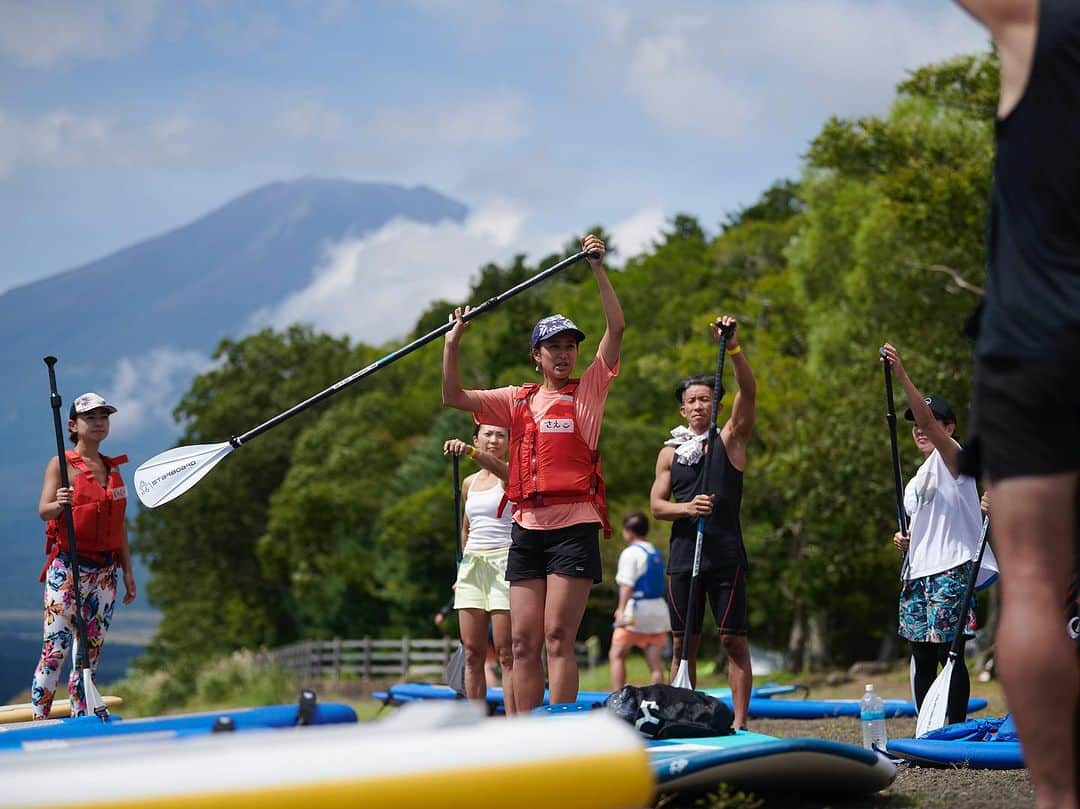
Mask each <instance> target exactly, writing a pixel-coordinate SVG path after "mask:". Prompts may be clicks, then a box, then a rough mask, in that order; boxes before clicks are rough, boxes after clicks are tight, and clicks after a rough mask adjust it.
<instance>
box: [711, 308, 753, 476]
mask: <svg viewBox="0 0 1080 809" xmlns="http://www.w3.org/2000/svg"><path fill="white" fill-rule="evenodd" d="M719 324H720V326H723V327H724V328H725V329H727V330H728V338H727V356H728V357H730V358H731V370H732V372H733V373H734V374H735V384H736V385H738V387H739V389H738V390H737V391H735V401H734V402H732V404H731V417H730V418H729V419H728V421H727V424H725V425H724V430H725V433H726V434H725V435H724V445H725V446H726V447H727V451H728V454H729V455H732V454H734V455H736V456H738V457H736V458H732V462H733V463H735V465H736V467H737V468H739V469H741V468H743V467H744V466H745V465H746V444H747V442H749V441H750V434H751V433H752V432H753V430H754V421H755V419H756V418H757V381H756V380H755V379H754V372H753V371H752V370H750V363H749V361H748V360H747V359H746V354H744V353H743V351H742V348H741V347H740V346H739V323H738V321H737V320H735V318H733V317H731V316H730V315H724V316H723V317H721V318H720V319H719ZM711 328H712V332H713V335H714V336H715V338H716V339H717V340H719V339H720V329H719V328H718V327H717V325H716V323H713V324H712V326H711Z"/></svg>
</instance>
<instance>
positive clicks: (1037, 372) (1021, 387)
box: [961, 353, 1080, 481]
mask: <svg viewBox="0 0 1080 809" xmlns="http://www.w3.org/2000/svg"><path fill="white" fill-rule="evenodd" d="M972 399H973V402H972V408H971V429H970V430H969V431H968V432H969V435H968V442H967V444H966V445H965V447H964V453H963V456H962V460H961V469H962V471H963V472H965V473H966V474H969V475H973V476H979V475H981V474H986V475H989V477H990V480H991V481H996V480H1004V479H1006V478H1015V477H1031V476H1043V475H1056V474H1061V473H1065V472H1075V471H1077V470H1080V356H1078V355H1077V354H1075V353H1069V354H1064V355H1062V356H1061V357H1060V358H1058V359H1052V360H1044V361H1032V360H1027V359H1017V358H1012V357H978V358H976V360H975V378H974V381H973V384H972Z"/></svg>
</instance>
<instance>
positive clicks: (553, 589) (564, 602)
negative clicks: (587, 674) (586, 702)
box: [515, 573, 593, 705]
mask: <svg viewBox="0 0 1080 809" xmlns="http://www.w3.org/2000/svg"><path fill="white" fill-rule="evenodd" d="M592 584H593V583H592V579H579V578H572V577H570V576H564V575H562V574H561V573H549V574H548V577H547V603H546V605H545V607H544V642H545V643H546V644H547V661H548V677H549V680H550V683H551V704H552V705H556V704H559V703H564V702H573V701H574V700H576V699H577V693H578V667H577V657H576V656H575V655H574V641H576V640H577V631H578V627H580V626H581V619H582V618H583V617H584V616H585V606H586V605H587V604H588V602H589V590H590V589H592ZM515 620H516V619H515ZM515 630H516V627H515ZM515 659H516V656H515Z"/></svg>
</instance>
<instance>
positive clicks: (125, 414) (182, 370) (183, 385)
mask: <svg viewBox="0 0 1080 809" xmlns="http://www.w3.org/2000/svg"><path fill="white" fill-rule="evenodd" d="M212 364H213V363H212V361H211V360H210V359H209V358H208V357H205V356H203V355H202V354H200V353H199V352H197V351H178V350H176V349H174V348H170V347H169V346H159V347H157V348H153V349H150V350H149V351H147V352H145V353H143V354H139V355H137V356H134V357H127V356H125V357H121V358H120V360H119V361H118V362H117V363H116V371H115V374H114V376H113V381H112V383H111V384H110V385H109V386H108V387H107V388H106V389H105V391H103V395H104V396H105V398H106V399H108V400H109V401H110V402H111V403H112V404H114V405H116V411H117V412H116V416H115V417H114V418H113V430H112V434H113V437H114V438H120V439H124V438H129V437H131V436H133V435H137V434H138V433H140V432H142V431H143V430H146V429H148V428H157V429H161V430H169V431H173V430H175V429H176V424H175V422H174V421H173V418H172V409H173V407H174V406H175V404H176V402H177V400H179V398H180V396H181V395H182V394H183V392H184V391H186V390H187V388H188V386H189V385H190V384H191V378H192V377H193V376H195V375H196V374H199V373H202V372H203V371H206V370H207V369H209V368H210V367H211V365H212Z"/></svg>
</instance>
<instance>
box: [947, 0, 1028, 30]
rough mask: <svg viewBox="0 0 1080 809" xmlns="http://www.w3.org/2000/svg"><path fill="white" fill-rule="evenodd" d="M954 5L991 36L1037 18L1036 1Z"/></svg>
mask: <svg viewBox="0 0 1080 809" xmlns="http://www.w3.org/2000/svg"><path fill="white" fill-rule="evenodd" d="M956 4H957V5H958V6H960V8H962V9H964V11H966V12H967V13H968V14H970V15H971V16H972V17H974V18H975V19H976V20H978V21H979V22H981V23H982V24H983V25H985V26H986V27H987V28H988V29H989V30H990V33H991V34H994V35H995V36H996V35H997V32H998V31H999V30H1001V29H1002V28H1004V27H1006V26H1008V25H1013V24H1016V23H1024V22H1031V21H1035V20H1037V18H1038V13H1039V7H1038V2H1037V0H956Z"/></svg>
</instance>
